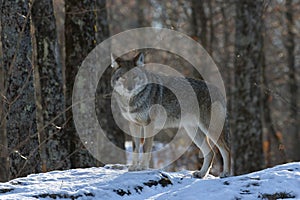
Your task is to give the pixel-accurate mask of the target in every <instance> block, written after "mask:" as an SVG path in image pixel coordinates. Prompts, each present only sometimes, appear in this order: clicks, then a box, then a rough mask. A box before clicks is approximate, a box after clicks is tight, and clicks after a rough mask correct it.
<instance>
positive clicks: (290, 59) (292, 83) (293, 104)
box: [285, 0, 300, 161]
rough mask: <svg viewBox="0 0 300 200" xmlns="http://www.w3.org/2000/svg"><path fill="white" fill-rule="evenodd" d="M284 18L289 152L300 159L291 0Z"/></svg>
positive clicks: (287, 0)
mask: <svg viewBox="0 0 300 200" xmlns="http://www.w3.org/2000/svg"><path fill="white" fill-rule="evenodd" d="M285 6H286V20H287V37H286V43H285V47H286V50H287V65H288V68H289V73H288V76H289V90H290V95H291V97H290V120H291V126H290V128H289V129H288V130H289V135H290V138H291V141H292V148H291V152H294V153H292V154H291V158H292V160H295V161H299V160H300V154H299V152H300V145H299V141H300V137H299V133H298V131H299V127H300V125H299V115H298V112H299V110H298V105H297V104H298V86H297V78H296V75H297V72H296V65H295V33H294V31H293V29H294V27H295V24H294V19H293V14H294V11H293V5H292V0H286V4H285Z"/></svg>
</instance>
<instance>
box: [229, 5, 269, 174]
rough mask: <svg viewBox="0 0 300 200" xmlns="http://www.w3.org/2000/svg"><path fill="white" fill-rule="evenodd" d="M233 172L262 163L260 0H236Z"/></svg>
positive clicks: (253, 167)
mask: <svg viewBox="0 0 300 200" xmlns="http://www.w3.org/2000/svg"><path fill="white" fill-rule="evenodd" d="M236 12H237V13H236V35H235V56H236V57H235V87H236V91H235V103H234V107H235V109H234V110H235V113H234V115H235V116H234V119H235V128H234V140H233V141H234V143H233V149H234V173H235V174H243V173H248V172H252V171H256V170H259V169H261V168H262V167H263V163H264V162H263V160H264V156H263V149H262V116H261V104H260V102H261V98H262V95H261V91H260V88H259V87H257V86H258V85H260V84H261V70H262V64H263V63H262V61H263V36H262V27H263V26H262V23H263V21H262V15H263V1H237V2H236Z"/></svg>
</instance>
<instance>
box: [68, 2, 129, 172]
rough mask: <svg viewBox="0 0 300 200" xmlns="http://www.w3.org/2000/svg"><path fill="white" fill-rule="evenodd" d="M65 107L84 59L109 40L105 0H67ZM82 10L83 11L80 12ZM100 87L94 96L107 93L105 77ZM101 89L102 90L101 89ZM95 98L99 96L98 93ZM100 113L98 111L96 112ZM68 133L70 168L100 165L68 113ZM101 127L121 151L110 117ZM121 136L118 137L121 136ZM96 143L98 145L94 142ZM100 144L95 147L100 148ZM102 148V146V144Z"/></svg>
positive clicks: (104, 102) (104, 104)
mask: <svg viewBox="0 0 300 200" xmlns="http://www.w3.org/2000/svg"><path fill="white" fill-rule="evenodd" d="M65 6H66V28H65V30H66V74H65V75H66V89H67V90H66V105H67V106H66V107H67V108H68V107H70V106H71V105H72V90H73V83H74V80H75V76H76V74H77V72H78V69H79V67H80V65H81V63H82V61H83V60H84V59H85V57H86V56H87V55H88V53H90V51H92V50H93V48H94V47H95V46H96V45H97V44H98V43H99V42H101V41H103V40H104V39H106V38H107V37H109V31H108V25H107V16H106V15H107V13H106V1H105V0H97V1H91V0H89V1H76V0H73V1H66V5H65ZM83 10H84V12H83ZM99 85H100V88H101V89H99V90H98V92H97V93H99V92H100V93H101V96H104V95H105V94H107V93H106V92H108V90H109V87H110V77H109V76H108V74H106V75H104V79H102V80H100V82H99ZM101 86H102V87H101ZM97 95H98V94H97ZM97 100H99V98H97ZM99 101H100V102H101V103H100V105H101V106H102V108H104V109H102V110H101V108H99V109H98V111H99V110H100V113H107V112H108V109H110V103H109V104H108V102H110V101H107V100H103V99H102V100H101V99H100V100H99ZM98 113H99V112H98ZM67 120H68V123H67V129H66V131H67V134H68V137H69V140H70V141H71V146H70V152H71V154H72V156H71V163H72V167H89V166H95V165H99V164H100V165H101V163H98V162H97V160H95V159H94V158H93V157H92V155H90V154H89V153H88V151H87V150H86V149H85V148H84V147H83V144H82V142H81V141H80V139H79V137H78V135H77V134H76V130H75V127H74V123H73V119H72V113H71V110H69V111H67ZM101 122H105V124H104V126H106V127H109V128H110V134H109V138H110V139H111V140H112V141H114V142H116V143H117V144H118V145H119V146H121V147H123V148H124V143H125V142H124V135H123V134H121V132H120V131H114V130H116V128H115V127H116V126H113V125H112V124H111V123H112V122H113V119H112V117H111V118H109V117H108V118H102V119H101V120H100V123H101ZM120 134H121V135H120ZM97 143H98V142H97ZM101 144H102V143H101V141H100V142H99V144H97V145H101ZM102 145H103V144H102ZM108 153H109V154H108V155H106V156H109V155H113V153H114V152H113V151H108ZM113 157H118V158H122V159H124V158H125V155H113Z"/></svg>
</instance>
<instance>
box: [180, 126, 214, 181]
mask: <svg viewBox="0 0 300 200" xmlns="http://www.w3.org/2000/svg"><path fill="white" fill-rule="evenodd" d="M186 131H187V133H188V135H189V136H190V137H191V139H192V140H193V142H194V143H195V144H196V146H197V147H198V148H199V149H200V150H201V152H202V154H203V156H204V161H203V165H202V167H201V169H200V171H195V172H194V173H193V176H194V177H195V178H203V177H205V176H206V175H207V174H208V173H209V170H210V168H211V166H212V162H213V158H214V152H213V150H212V148H211V146H210V144H209V141H208V138H207V136H206V135H205V134H204V133H202V132H201V130H200V129H199V128H198V129H197V133H196V135H195V136H194V138H193V134H192V133H193V132H191V131H193V129H191V128H186Z"/></svg>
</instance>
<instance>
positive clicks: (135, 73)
mask: <svg viewBox="0 0 300 200" xmlns="http://www.w3.org/2000/svg"><path fill="white" fill-rule="evenodd" d="M111 67H112V68H113V69H114V73H113V75H112V78H111V85H112V87H113V88H114V89H115V91H116V92H117V93H119V94H120V95H122V96H126V97H130V96H132V95H134V94H137V93H138V92H140V91H142V90H143V89H144V87H145V86H146V84H147V81H148V80H147V75H146V73H145V69H144V54H143V53H139V54H138V55H137V56H135V57H134V58H133V59H132V60H123V59H121V58H117V59H114V58H113V56H112V55H111Z"/></svg>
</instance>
